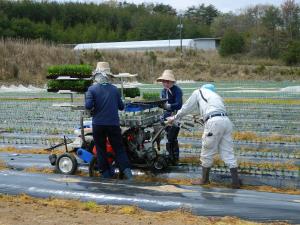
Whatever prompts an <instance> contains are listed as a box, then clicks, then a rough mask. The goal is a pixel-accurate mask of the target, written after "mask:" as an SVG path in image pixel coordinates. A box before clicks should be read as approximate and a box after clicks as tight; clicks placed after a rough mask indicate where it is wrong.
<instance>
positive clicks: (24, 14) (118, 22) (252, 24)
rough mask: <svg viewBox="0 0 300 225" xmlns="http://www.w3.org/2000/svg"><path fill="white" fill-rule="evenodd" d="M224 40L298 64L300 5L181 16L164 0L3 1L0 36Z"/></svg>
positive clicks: (287, 0) (193, 11) (190, 11)
mask: <svg viewBox="0 0 300 225" xmlns="http://www.w3.org/2000/svg"><path fill="white" fill-rule="evenodd" d="M180 21H182V24H183V30H182V34H183V38H201V37H218V38H221V46H220V53H221V55H223V56H227V55H232V54H238V53H243V54H248V55H250V56H259V57H270V58H281V57H282V58H283V59H285V60H286V62H287V63H288V64H297V63H299V62H300V53H299V51H300V43H299V40H300V5H299V4H298V3H296V2H295V0H284V1H283V2H282V4H281V5H280V6H279V7H276V6H274V5H255V6H251V7H247V8H245V9H242V10H240V11H239V12H238V13H233V12H230V13H221V12H220V11H219V10H217V9H216V8H215V7H214V6H213V5H208V6H206V5H204V4H201V5H198V6H192V7H189V8H187V10H186V11H184V12H183V13H181V14H179V13H178V12H177V11H176V10H175V9H174V8H172V7H171V6H169V5H165V4H145V3H144V4H133V3H127V2H122V3H118V2H116V1H106V2H104V3H101V4H95V3H80V2H76V3H72V2H65V3H58V2H52V1H51V2H50V1H33V0H23V1H9V0H1V1H0V37H2V38H8V37H13V38H24V39H43V40H49V41H53V42H56V43H64V44H67V43H72V44H74V43H84V42H108V41H133V40H160V39H177V38H179V28H180V26H178V25H179V23H180Z"/></svg>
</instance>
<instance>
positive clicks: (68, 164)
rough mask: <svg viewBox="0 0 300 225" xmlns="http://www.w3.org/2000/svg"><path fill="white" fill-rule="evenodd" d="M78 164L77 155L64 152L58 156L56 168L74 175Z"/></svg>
mask: <svg viewBox="0 0 300 225" xmlns="http://www.w3.org/2000/svg"><path fill="white" fill-rule="evenodd" d="M77 166H78V164H77V160H76V158H75V156H74V155H72V154H70V153H64V154H62V155H60V156H59V157H58V158H57V160H56V165H55V168H56V171H58V172H59V173H62V174H66V175H72V174H74V173H75V172H76V170H77Z"/></svg>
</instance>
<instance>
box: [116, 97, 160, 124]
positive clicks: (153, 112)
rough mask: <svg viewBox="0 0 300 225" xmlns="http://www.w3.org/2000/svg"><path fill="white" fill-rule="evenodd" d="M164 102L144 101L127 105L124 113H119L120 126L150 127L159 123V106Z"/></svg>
mask: <svg viewBox="0 0 300 225" xmlns="http://www.w3.org/2000/svg"><path fill="white" fill-rule="evenodd" d="M165 101H166V100H157V101H149V100H144V101H136V102H131V103H127V104H126V106H125V111H123V112H120V125H121V126H127V127H134V126H150V125H152V124H154V123H156V122H159V121H160V116H161V114H162V111H161V110H160V108H159V105H161V104H163V103H164V102H165Z"/></svg>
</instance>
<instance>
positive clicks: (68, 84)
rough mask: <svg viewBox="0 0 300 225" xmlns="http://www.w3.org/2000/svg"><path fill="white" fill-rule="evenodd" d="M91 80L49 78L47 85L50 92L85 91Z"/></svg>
mask: <svg viewBox="0 0 300 225" xmlns="http://www.w3.org/2000/svg"><path fill="white" fill-rule="evenodd" d="M92 82H93V81H92V80H49V81H48V83H47V86H48V91H50V92H56V91H59V90H71V91H76V92H85V91H87V89H88V87H89V86H90V85H92Z"/></svg>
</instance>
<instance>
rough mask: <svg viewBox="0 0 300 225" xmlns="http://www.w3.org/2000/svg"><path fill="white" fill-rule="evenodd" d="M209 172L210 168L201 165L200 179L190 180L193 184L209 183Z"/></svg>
mask: <svg viewBox="0 0 300 225" xmlns="http://www.w3.org/2000/svg"><path fill="white" fill-rule="evenodd" d="M209 172H210V168H209V167H203V166H202V179H199V180H196V181H194V182H192V184H194V185H204V184H209V183H210V182H209Z"/></svg>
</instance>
